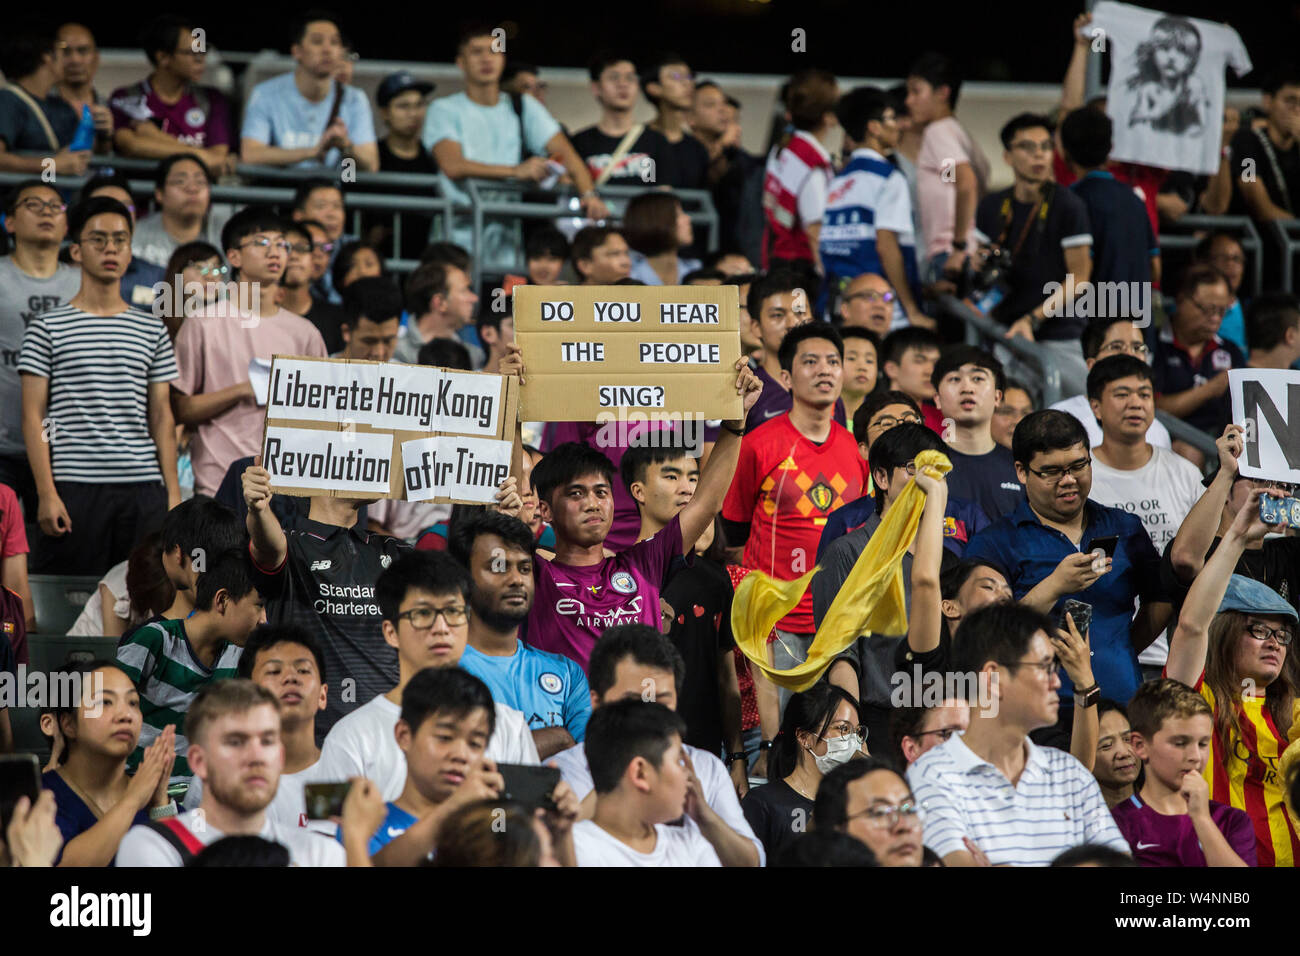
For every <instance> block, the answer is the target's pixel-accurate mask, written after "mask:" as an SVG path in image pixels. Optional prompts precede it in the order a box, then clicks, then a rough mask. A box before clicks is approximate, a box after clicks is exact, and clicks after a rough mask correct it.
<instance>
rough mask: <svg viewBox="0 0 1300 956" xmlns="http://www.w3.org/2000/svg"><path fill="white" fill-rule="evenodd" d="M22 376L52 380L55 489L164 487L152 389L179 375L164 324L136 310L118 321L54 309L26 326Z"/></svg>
mask: <svg viewBox="0 0 1300 956" xmlns="http://www.w3.org/2000/svg"><path fill="white" fill-rule="evenodd" d="M18 371H19V372H20V373H22V374H27V375H35V376H38V377H40V378H46V379H49V383H50V395H49V408H48V411H47V413H46V414H47V416H48V419H49V423H48V425H47V426H46V432H47V434H48V435H49V438H50V457H51V459H52V464H53V468H54V480H55V481H73V482H87V483H91V484H118V483H125V482H137V481H146V482H148V481H161V480H162V472H161V471H160V470H159V468H158V455H157V451H156V449H155V448H154V443H153V438H152V437H151V436H150V434H149V385H150V384H152V383H154V382H170V381H173V380H174V379H175V378H176V377H177V371H176V357H175V354H174V353H173V352H172V343H171V338H170V337H169V336H168V335H167V329H166V327H165V326H164V325H163V323H162V320H161V319H159V318H156V317H155V316H152V315H150V314H149V313H147V312H142V311H140V310H139V309H133V308H128V309H127V310H126V311H124V312H119V313H118V314H117V315H92V314H91V313H89V312H83V311H81V310H80V309H76V308H73V307H72V306H68V305H65V306H62V307H60V308H57V309H51V310H50V311H48V312H44V313H42V314H41V315H38V316H36V317H35V318H34V319H32V322H31V324H30V325H29V326H27V331H26V333H25V334H24V335H23V350H22V355H21V356H20V358H19V360H18Z"/></svg>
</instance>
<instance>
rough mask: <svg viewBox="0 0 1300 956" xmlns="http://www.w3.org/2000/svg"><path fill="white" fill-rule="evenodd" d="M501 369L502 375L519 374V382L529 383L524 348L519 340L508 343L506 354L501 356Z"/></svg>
mask: <svg viewBox="0 0 1300 956" xmlns="http://www.w3.org/2000/svg"><path fill="white" fill-rule="evenodd" d="M499 370H500V372H501V374H502V375H518V376H519V384H520V385H525V384H527V381H528V380H527V379H526V378H524V350H523V349H521V348H520V347H519V343H518V342H507V343H506V354H505V355H503V356H502V357H501V365H500V366H499Z"/></svg>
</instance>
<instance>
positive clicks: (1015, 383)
mask: <svg viewBox="0 0 1300 956" xmlns="http://www.w3.org/2000/svg"><path fill="white" fill-rule="evenodd" d="M1010 391H1021V392H1024V393H1025V394H1026V395H1028V396H1029V401H1030V402H1031V403H1032V402H1033V401H1034V393H1033V390H1031V389H1030V387H1029V385H1028V384H1027V383H1025V382H1022V381H1021V380H1020V379H1018V378H1012V377H1011V376H1009V375H1008V376H1006V377H1005V378H1003V380H1002V397H1003V398H1004V399H1005V398H1006V397H1007V392H1010Z"/></svg>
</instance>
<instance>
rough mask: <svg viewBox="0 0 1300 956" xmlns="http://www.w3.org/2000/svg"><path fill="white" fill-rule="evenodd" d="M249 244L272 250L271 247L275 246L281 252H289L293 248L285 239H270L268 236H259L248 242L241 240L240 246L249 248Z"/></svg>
mask: <svg viewBox="0 0 1300 956" xmlns="http://www.w3.org/2000/svg"><path fill="white" fill-rule="evenodd" d="M248 246H257V247H258V248H259V249H262V250H264V251H267V250H270V248H271V247H272V246H274V247H275V248H277V249H279V250H280V251H281V252H288V251H289V250H290V249H291V248H293V247H292V246H290V245H289V243H288V242H287V241H285V240H284V239H270V238H268V237H266V236H258V237H257V238H256V239H249V240H248V241H247V242H241V243H240V244H239V248H241V249H244V248H247V247H248Z"/></svg>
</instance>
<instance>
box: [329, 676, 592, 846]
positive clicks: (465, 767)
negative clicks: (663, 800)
mask: <svg viewBox="0 0 1300 956" xmlns="http://www.w3.org/2000/svg"><path fill="white" fill-rule="evenodd" d="M497 707H499V705H494V704H493V702H492V695H491V693H490V692H489V691H488V689H487V685H486V684H484V683H483V682H482V681H481V680H479V679H478V678H477V677H475V676H474V675H473V674H468V673H466V672H465V671H462V670H459V669H458V668H455V667H450V668H438V667H428V668H425V669H424V670H422V671H420V673H418V674H416V675H415V676H414V677H412V678H411V681H410V683H408V684H407V685H406V687H405V688H404V689H403V690H402V708H401V712H400V714H399V716H398V718H397V724H396V726H395V727H394V728H393V735H394V737H395V738H396V741H397V746H398V747H400V748H401V753H402V755H403V757H404V759H403V761H402V763H403V767H404V773H405V778H406V779H405V783H404V785H403V786H402V788H401V790H400V792H399V793H397V794H396V795H394V796H393V797H392V798H391V799H389V800H388V802H387V816H386V817H385V818H384V821H383V823H382V824H381V825H380V826H379V827H378V828H377V829H376V830H375V832H374V834H373V835H372V836H371V837H370V842H369V851H370V855H371V856H372V857H375V856H377V859H376V863H378V864H380V865H383V866H403V865H405V866H412V865H415V863H417V862H418V861H419V860H420V859H421V858H422V857H425V858H427V857H428V856H429V855H430V853H431V852H436V849H437V848H436V846H435V845H434V841H435V840H436V839H437V834H438V830H439V828H440V827H441V825H442V821H444V820H446V819H447V817H448V816H450V815H451V814H452V813H454V812H455V811H456V810H457V809H458V808H460V807H462V806H464V805H465V804H468V803H473V802H474V801H476V800H485V799H486V800H490V799H494V798H496V797H497V796H498V795H499V794H500V793H501V791H502V789H504V786H505V783H504V780H503V779H502V777H501V774H500V773H499V772H498V771H497V769H496V763H495V762H494V761H493V760H492V759H491V758H489V757H487V756H486V751H487V749H488V746H489V744H488V741H489V740H491V738H492V735H493V733H494V731H495V729H496V714H497ZM551 800H552V801H553V803H554V809H552V810H550V811H549V812H548V813H547V822H548V823H549V824H550V826H551V829H552V833H553V835H554V837H555V838H556V844H557V851H558V856H559V858H560V861H561V863H562V864H564V865H567V866H573V865H574V863H573V847H572V844H571V843H570V841H569V840H568V836H569V831H570V828H571V827H572V825H573V821H574V820H576V819H577V816H578V801H577V799H576V798H575V797H574V796H573V792H572V791H571V790H569V787H568V785H567V784H565V783H564V781H563V780H561V781H560V782H559V783H558V784H556V787H555V789H554V790H553V791H552V793H551ZM345 836H346V834H345V832H344V830H343V828H342V827H340V828H339V831H338V839H339V842H343V840H344V838H345ZM394 841H400V842H398V844H397V845H396V846H394V847H393V848H392V850H391V851H387V852H383V853H381V851H384V850H385V848H386V847H388V846H389V844H391V843H393V842H394Z"/></svg>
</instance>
